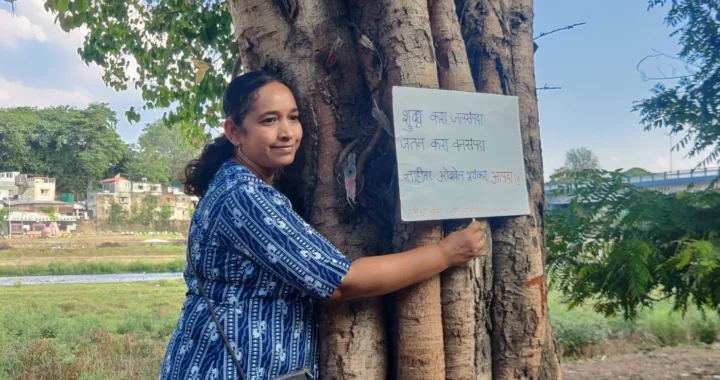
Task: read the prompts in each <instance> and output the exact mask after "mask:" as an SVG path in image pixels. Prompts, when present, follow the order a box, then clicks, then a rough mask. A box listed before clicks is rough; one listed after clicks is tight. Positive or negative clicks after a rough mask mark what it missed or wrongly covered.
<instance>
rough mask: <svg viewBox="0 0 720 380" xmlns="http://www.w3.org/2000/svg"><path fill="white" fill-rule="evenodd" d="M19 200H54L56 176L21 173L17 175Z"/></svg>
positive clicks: (16, 183)
mask: <svg viewBox="0 0 720 380" xmlns="http://www.w3.org/2000/svg"><path fill="white" fill-rule="evenodd" d="M15 185H17V187H18V194H17V199H18V200H33V201H54V200H55V178H50V177H45V176H41V175H35V174H19V175H17V176H16V177H15Z"/></svg>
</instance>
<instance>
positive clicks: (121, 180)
mask: <svg viewBox="0 0 720 380" xmlns="http://www.w3.org/2000/svg"><path fill="white" fill-rule="evenodd" d="M127 181H128V179H127V178H124V177H121V176H120V174H116V175H115V177H112V178H108V179H104V180H102V181H100V183H116V182H127Z"/></svg>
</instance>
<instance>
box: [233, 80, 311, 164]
mask: <svg viewBox="0 0 720 380" xmlns="http://www.w3.org/2000/svg"><path fill="white" fill-rule="evenodd" d="M255 98H256V99H255V100H254V102H253V105H252V108H251V110H250V112H249V113H248V114H247V116H245V120H243V127H242V128H237V127H234V126H232V125H230V127H231V128H233V127H234V129H235V130H233V131H232V132H234V133H233V134H234V136H233V143H235V144H236V145H238V146H239V147H240V152H239V155H240V158H241V159H242V160H243V161H247V162H246V163H247V164H249V165H252V166H257V169H260V170H263V171H276V170H278V169H281V168H283V167H284V166H287V165H290V164H291V163H292V162H293V160H294V159H295V153H296V152H297V150H298V147H299V146H300V141H301V140H302V136H303V131H302V125H301V124H300V119H299V113H298V107H297V103H295V97H294V96H293V94H292V92H291V91H290V89H288V88H287V87H286V86H285V85H283V84H281V83H277V82H273V83H269V84H267V85H265V86H263V87H261V88H260V89H259V90H258V91H257V93H256V94H255ZM230 124H232V122H230ZM225 129H226V134H227V132H228V130H227V129H228V123H226V125H225ZM228 135H229V134H228Z"/></svg>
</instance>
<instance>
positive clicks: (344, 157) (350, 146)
mask: <svg viewBox="0 0 720 380" xmlns="http://www.w3.org/2000/svg"><path fill="white" fill-rule="evenodd" d="M359 143H360V139H359V138H358V139H355V140H353V141H352V142H351V143H350V144H347V146H346V147H345V148H343V150H342V151H341V152H340V154H339V155H338V159H337V163H336V167H341V166H343V164H344V163H345V160H347V156H348V154H350V152H351V151H352V150H353V149H354V148H355V147H356V146H357V144H359Z"/></svg>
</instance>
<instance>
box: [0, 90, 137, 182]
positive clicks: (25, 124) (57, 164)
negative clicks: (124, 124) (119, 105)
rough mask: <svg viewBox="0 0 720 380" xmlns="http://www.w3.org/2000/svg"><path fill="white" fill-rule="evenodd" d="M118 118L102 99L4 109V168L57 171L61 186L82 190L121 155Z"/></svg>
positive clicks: (0, 128) (0, 127) (0, 144)
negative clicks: (81, 103)
mask: <svg viewBox="0 0 720 380" xmlns="http://www.w3.org/2000/svg"><path fill="white" fill-rule="evenodd" d="M116 124H117V119H116V118H115V112H114V111H112V110H111V109H110V108H108V106H107V104H100V103H94V104H90V105H89V106H88V107H87V108H83V109H78V108H71V107H67V106H60V107H49V108H43V109H37V108H28V107H19V108H9V109H3V110H0V152H2V153H0V158H1V159H0V169H2V170H7V171H11V170H17V171H21V172H24V173H34V174H44V175H48V176H51V177H55V178H56V179H57V190H58V191H59V192H73V193H79V194H82V193H84V192H85V191H86V190H87V188H88V186H89V185H90V183H91V182H92V181H97V180H100V179H102V178H103V176H104V175H105V174H106V172H107V171H108V169H109V168H110V167H112V166H115V165H116V164H117V163H118V162H119V161H120V159H121V157H122V153H123V151H124V149H125V144H124V143H123V142H122V140H120V136H119V135H118V134H117V132H116V129H115V127H116Z"/></svg>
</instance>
